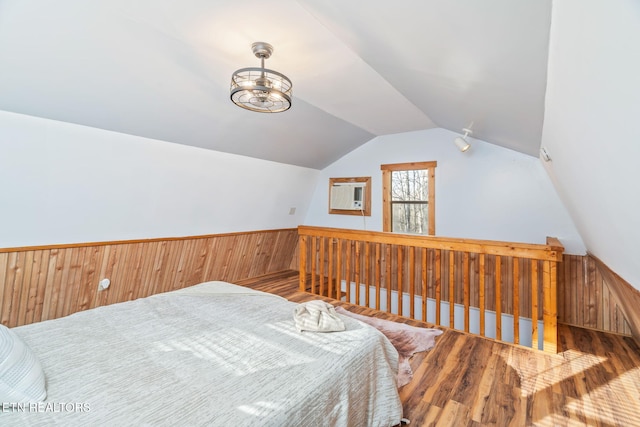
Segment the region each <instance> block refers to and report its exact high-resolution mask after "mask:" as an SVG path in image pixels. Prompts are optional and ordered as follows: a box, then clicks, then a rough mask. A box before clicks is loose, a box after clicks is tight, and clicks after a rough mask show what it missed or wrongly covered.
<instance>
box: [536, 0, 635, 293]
mask: <svg viewBox="0 0 640 427" xmlns="http://www.w3.org/2000/svg"><path fill="white" fill-rule="evenodd" d="M552 13H553V18H552V26H551V40H550V52H549V72H548V76H549V77H548V84H547V94H546V113H545V119H544V129H543V138H542V144H543V146H546V147H547V148H548V150H549V152H550V154H551V156H552V158H553V161H552V162H551V163H550V164H549V173H550V175H551V176H552V177H553V179H554V182H555V184H556V186H557V189H558V193H559V194H560V196H561V197H562V199H563V200H564V202H565V204H566V206H567V209H568V211H569V213H570V214H571V216H572V218H573V219H574V222H575V224H576V227H577V229H578V230H579V232H580V234H581V235H582V237H583V238H584V242H585V244H586V247H587V249H588V250H589V251H590V252H591V253H593V254H594V255H596V256H597V257H598V258H600V259H601V260H602V261H604V262H605V263H606V264H607V265H608V266H609V267H610V268H611V269H613V270H614V271H615V272H616V273H618V274H619V275H620V276H622V277H623V278H624V279H625V280H627V281H628V282H630V283H631V284H632V285H633V286H635V287H636V288H637V289H640V189H639V183H640V166H639V162H640V126H639V125H638V119H639V118H640V47H639V44H638V42H639V41H640V3H639V2H638V1H634V0H615V1H608V2H603V1H598V0H565V1H561V2H553V11H552Z"/></svg>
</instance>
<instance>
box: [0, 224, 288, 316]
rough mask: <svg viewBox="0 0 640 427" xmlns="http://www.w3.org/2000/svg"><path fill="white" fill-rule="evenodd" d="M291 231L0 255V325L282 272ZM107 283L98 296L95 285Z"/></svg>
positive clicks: (1, 251) (0, 252)
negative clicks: (106, 281) (197, 286)
mask: <svg viewBox="0 0 640 427" xmlns="http://www.w3.org/2000/svg"><path fill="white" fill-rule="evenodd" d="M297 240H298V232H297V230H295V229H285V230H265V231H255V232H246V233H231V234H220V235H209V236H190V237H184V238H169V239H149V240H136V241H130V242H126V241H125V242H123V241H117V242H98V243H82V244H71V245H66V246H65V245H51V246H38V247H32V248H28V247H21V248H5V249H0V322H2V324H4V325H6V326H9V327H13V326H20V325H25V324H29V323H33V322H39V321H42V320H47V319H54V318H58V317H62V316H67V315H69V314H72V313H75V312H77V311H82V310H86V309H89V308H93V307H97V306H101V305H107V304H113V303H117V302H122V301H128V300H132V299H136V298H142V297H146V296H149V295H153V294H156V293H160V292H165V291H170V290H174V289H180V288H183V287H185V286H191V285H195V284H197V283H200V282H206V281H209V280H224V281H235V280H238V279H244V278H249V277H255V276H259V275H262V274H266V273H270V272H274V271H281V270H285V269H287V268H289V265H290V263H291V259H292V257H293V256H294V252H295V249H296V246H297ZM103 278H109V279H110V280H111V286H110V287H109V289H107V290H105V291H102V292H99V291H98V282H99V281H100V280H101V279H103Z"/></svg>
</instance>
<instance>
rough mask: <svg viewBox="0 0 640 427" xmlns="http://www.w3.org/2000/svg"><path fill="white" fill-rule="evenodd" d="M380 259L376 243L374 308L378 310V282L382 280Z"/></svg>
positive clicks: (378, 246)
mask: <svg viewBox="0 0 640 427" xmlns="http://www.w3.org/2000/svg"><path fill="white" fill-rule="evenodd" d="M381 264H382V261H381V260H380V243H376V274H375V276H376V277H375V282H376V310H380V282H381V281H382V275H381V273H382V271H381V269H382V265H381Z"/></svg>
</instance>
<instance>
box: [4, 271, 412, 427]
mask: <svg viewBox="0 0 640 427" xmlns="http://www.w3.org/2000/svg"><path fill="white" fill-rule="evenodd" d="M295 307H296V304H294V303H291V302H289V301H286V300H284V299H282V298H280V297H276V296H273V295H270V294H265V293H261V292H257V291H251V290H247V289H246V288H241V287H237V286H235V285H231V284H228V283H224V282H209V283H205V284H201V285H198V286H195V287H191V288H188V289H186V290H181V291H176V292H169V293H165V294H159V295H154V296H151V297H149V298H144V299H139V300H135V301H131V302H127V303H121V304H115V305H111V306H106V307H100V308H96V309H93V310H89V311H85V312H80V313H76V314H73V315H71V316H68V317H65V318H61V319H56V320H51V321H46V322H42V323H37V324H33V325H27V326H22V327H18V328H14V332H16V333H17V334H18V335H20V336H21V337H22V338H23V339H24V340H25V341H26V342H27V344H28V345H29V346H30V347H31V348H32V350H33V351H34V353H35V354H36V355H37V357H38V358H39V359H40V362H41V363H42V366H43V368H44V371H45V375H46V378H47V393H48V397H47V400H46V402H45V403H49V404H50V405H49V406H48V409H49V410H47V408H46V407H45V408H42V407H41V408H40V410H41V412H16V411H14V412H12V413H7V412H3V413H0V425H7V426H9V425H12V426H13V425H19V426H22V425H24V426H27V425H28V426H50V425H58V426H101V425H106V426H111V425H113V426H124V425H135V426H144V425H148V426H165V425H166V426H174V425H182V426H199V425H202V426H205V425H206V426H223V425H224V426H230V425H232V426H305V427H306V426H332V425H333V426H391V425H395V424H398V423H399V422H400V419H401V417H402V405H401V403H400V399H399V397H398V392H397V388H396V369H397V363H398V359H397V358H398V356H397V352H396V350H395V349H394V348H393V346H392V345H391V344H390V343H389V341H388V340H387V339H386V338H385V337H384V336H383V335H382V334H381V333H380V332H378V331H377V330H375V329H373V328H371V327H368V326H366V325H363V324H361V323H359V322H357V321H355V320H353V319H351V318H348V317H343V319H344V323H345V325H346V327H347V330H346V331H344V332H335V333H310V332H303V333H300V332H297V331H296V329H295V327H294V323H293V310H294V308H295ZM56 404H57V405H58V406H57V409H58V412H51V410H55V408H54V406H55V405H56ZM63 404H66V405H65V406H62V405H63ZM70 404H74V407H75V408H76V411H68V409H70V408H71V405H70ZM42 409H44V411H42Z"/></svg>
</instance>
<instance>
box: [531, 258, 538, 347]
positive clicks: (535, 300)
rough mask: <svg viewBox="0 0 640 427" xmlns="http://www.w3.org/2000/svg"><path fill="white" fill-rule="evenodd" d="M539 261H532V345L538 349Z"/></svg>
mask: <svg viewBox="0 0 640 427" xmlns="http://www.w3.org/2000/svg"><path fill="white" fill-rule="evenodd" d="M538 340H539V338H538V260H536V259H532V260H531V345H532V347H533V348H538Z"/></svg>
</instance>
